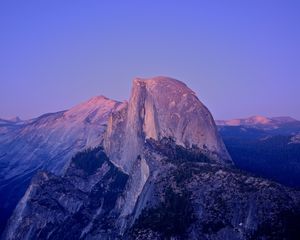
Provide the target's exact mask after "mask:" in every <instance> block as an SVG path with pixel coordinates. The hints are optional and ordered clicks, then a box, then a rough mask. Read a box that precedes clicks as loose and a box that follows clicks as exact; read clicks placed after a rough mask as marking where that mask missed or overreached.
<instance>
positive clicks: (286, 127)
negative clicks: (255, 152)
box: [216, 116, 300, 134]
mask: <svg viewBox="0 0 300 240" xmlns="http://www.w3.org/2000/svg"><path fill="white" fill-rule="evenodd" d="M216 124H217V125H218V126H219V127H234V126H241V127H244V128H245V129H247V128H251V129H253V128H255V129H259V130H266V131H268V132H269V133H273V134H297V133H300V121H298V120H296V119H294V118H291V117H264V116H252V117H249V118H240V119H231V120H216Z"/></svg>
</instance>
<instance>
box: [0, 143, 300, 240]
mask: <svg viewBox="0 0 300 240" xmlns="http://www.w3.org/2000/svg"><path fill="white" fill-rule="evenodd" d="M147 147H148V151H149V153H155V155H156V154H158V153H159V152H160V156H161V161H160V163H159V165H160V168H158V169H157V170H156V171H154V172H152V173H151V174H150V177H149V179H148V181H147V183H146V185H145V187H144V188H143V191H142V193H141V194H140V196H139V198H138V201H137V203H136V205H135V210H134V212H133V213H132V214H131V215H130V216H127V219H126V224H124V223H122V221H124V219H122V217H121V214H122V208H123V207H124V206H122V202H123V201H122V199H123V198H124V196H125V195H126V188H128V186H129V185H130V184H132V183H130V181H129V178H128V175H126V174H124V173H123V172H122V171H120V169H118V168H117V167H116V166H115V165H114V164H112V163H111V162H110V161H109V159H108V158H107V156H106V154H105V152H104V151H103V149H102V148H101V147H100V148H96V149H93V150H89V151H85V152H82V153H79V154H77V155H76V156H75V157H74V158H73V160H72V162H71V164H70V166H69V168H68V169H67V172H66V174H65V175H64V176H63V177H58V176H54V175H53V174H50V173H46V172H40V173H39V174H38V175H37V176H36V177H35V179H34V180H33V181H32V184H31V188H30V189H29V190H28V191H27V193H26V195H25V197H24V198H23V200H22V202H21V203H20V204H19V205H18V208H17V209H16V211H15V214H14V215H13V217H12V218H11V220H10V225H9V227H8V229H7V230H6V232H5V235H4V238H3V239H170V238H171V237H174V238H175V239H297V236H299V235H298V234H299V232H298V230H299V228H300V223H299V221H298V220H299V217H300V209H299V192H293V191H291V190H289V189H288V188H286V187H283V186H281V185H279V184H276V183H274V182H270V181H268V180H265V179H261V178H255V177H253V176H251V175H247V174H245V173H243V172H240V171H239V170H237V169H234V168H229V167H226V166H222V165H219V164H213V163H209V162H208V160H209V158H208V157H207V156H206V155H205V154H203V153H201V152H200V151H197V150H196V149H184V148H182V147H181V146H177V145H176V144H174V141H172V140H168V139H164V140H163V141H160V142H156V141H153V140H149V141H148V144H147ZM20 217H21V220H19V218H20ZM119 220H122V221H121V222H120V221H119ZM121 226H126V227H125V228H123V229H122V228H121Z"/></svg>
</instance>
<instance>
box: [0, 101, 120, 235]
mask: <svg viewBox="0 0 300 240" xmlns="http://www.w3.org/2000/svg"><path fill="white" fill-rule="evenodd" d="M119 106H120V103H119V102H116V101H114V100H110V99H107V98H105V97H103V96H99V97H94V98H92V99H90V100H89V101H87V102H85V103H82V104H80V105H78V106H75V107H73V108H71V109H70V110H67V111H61V112H57V113H49V114H45V115H43V116H40V117H38V118H35V119H31V120H27V121H21V122H20V121H9V120H2V121H0V196H1V197H0V212H1V217H0V230H1V228H3V226H4V224H5V222H6V220H7V218H8V217H9V215H10V214H11V212H12V211H13V209H14V207H15V206H16V204H17V202H18V201H19V199H20V198H21V197H22V196H23V194H24V192H25V191H26V189H27V187H28V185H29V183H30V180H31V178H32V176H33V175H34V174H35V173H36V172H37V171H38V170H39V169H44V170H48V171H51V172H53V173H55V174H61V173H63V171H64V166H65V164H66V163H67V162H68V161H70V160H71V158H72V157H73V156H74V155H75V153H77V152H78V151H82V150H84V149H87V148H93V147H95V146H98V145H99V144H100V143H101V141H102V140H103V133H104V131H105V129H106V124H107V120H108V117H109V115H110V113H111V112H113V111H115V110H117V109H118V107H119ZM0 232H1V231H0Z"/></svg>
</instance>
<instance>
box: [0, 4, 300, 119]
mask: <svg viewBox="0 0 300 240" xmlns="http://www.w3.org/2000/svg"><path fill="white" fill-rule="evenodd" d="M299 13H300V1H299V0H295V1H289V0H281V1H279V0H278V1H276V0H245V1H241V0H236V1H231V0H228V1H223V0H220V1H211V0H203V1H200V0H195V1H192V0H189V1H187V0H185V1H184V0H177V1H175V0H151V1H150V0H144V1H141V0H136V1H133V0H132V1H131V0H128V1H125V0H122V1H121V0H119V1H114V0H101V1H100V0H99V1H92V0H89V1H87V0H82V1H76V0H64V1H63V0H44V1H41V0H36V1H32V0H26V1H23V0H20V1H16V0H2V1H0V118H1V117H2V118H9V117H13V116H16V115H17V116H20V117H21V118H25V119H26V118H32V117H36V116H38V115H40V114H43V113H46V112H55V111H59V110H63V109H67V108H70V107H71V106H73V105H76V104H77V103H80V102H82V101H85V100H87V99H89V98H90V97H92V96H96V95H105V96H107V97H110V98H114V99H117V100H125V99H127V98H128V97H129V93H130V88H131V81H132V79H133V78H134V77H136V76H140V77H150V76H156V75H166V76H171V77H174V78H177V79H179V80H182V81H184V82H185V83H186V84H187V85H188V86H189V87H191V88H192V89H193V90H194V91H195V92H196V93H197V95H198V97H199V98H200V100H202V101H203V102H204V104H205V105H206V106H207V107H208V108H209V109H210V110H211V112H212V113H213V115H214V117H215V118H218V119H228V118H236V117H246V116H250V115H256V114H260V115H266V116H281V115H289V116H292V117H295V118H298V119H300V14H299Z"/></svg>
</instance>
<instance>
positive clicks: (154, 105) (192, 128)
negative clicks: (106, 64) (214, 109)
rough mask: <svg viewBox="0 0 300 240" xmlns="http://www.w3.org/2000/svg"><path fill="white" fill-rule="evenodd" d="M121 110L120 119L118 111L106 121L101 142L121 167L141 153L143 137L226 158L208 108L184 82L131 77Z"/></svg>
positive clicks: (221, 159)
mask: <svg viewBox="0 0 300 240" xmlns="http://www.w3.org/2000/svg"><path fill="white" fill-rule="evenodd" d="M122 114H123V120H120V114H119V115H117V116H116V117H112V119H111V120H110V121H109V123H108V129H111V131H108V134H107V139H106V141H105V142H106V150H107V152H108V153H109V157H111V159H114V156H116V157H115V159H116V164H118V165H120V166H122V168H124V169H125V171H129V170H130V168H131V163H132V160H134V159H136V157H137V156H138V155H140V154H141V152H140V151H141V149H142V148H143V145H144V142H145V141H146V140H147V139H153V140H155V141H160V140H161V139H163V138H168V139H169V138H171V139H173V140H174V141H175V142H176V144H177V145H181V146H183V147H187V148H191V147H193V146H196V147H198V148H200V149H206V150H207V151H209V152H211V153H214V154H216V158H217V159H218V161H219V160H220V162H222V161H223V160H225V161H226V160H230V156H229V154H228V153H227V150H226V148H225V146H224V144H223V142H222V139H221V138H220V137H219V135H218V132H217V129H216V126H215V123H214V120H213V118H212V116H211V114H210V112H209V110H208V109H207V108H206V107H205V106H204V105H203V104H202V103H201V102H200V101H199V99H198V98H197V97H196V95H195V93H194V92H193V91H192V90H191V89H190V88H188V87H187V85H185V84H184V83H182V82H180V81H178V80H176V79H173V78H169V77H162V76H159V77H153V78H147V79H145V78H136V79H134V80H133V86H132V91H131V97H130V100H129V103H128V107H127V110H126V112H124V111H123V113H122ZM120 124H121V125H122V126H121V127H120V126H118V125H120ZM120 136H123V137H124V139H121V138H120ZM120 141H122V143H121V142H120ZM110 142H113V143H114V145H111V144H109V143H110ZM117 142H119V144H116V143H117ZM120 153H121V154H120ZM117 155H118V156H117Z"/></svg>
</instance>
